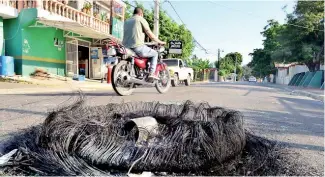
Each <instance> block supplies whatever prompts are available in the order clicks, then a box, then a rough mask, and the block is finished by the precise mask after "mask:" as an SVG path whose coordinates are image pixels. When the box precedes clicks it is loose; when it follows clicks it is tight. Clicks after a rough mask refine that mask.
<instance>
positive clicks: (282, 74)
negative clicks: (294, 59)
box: [275, 63, 324, 85]
mask: <svg viewBox="0 0 325 177" xmlns="http://www.w3.org/2000/svg"><path fill="white" fill-rule="evenodd" d="M275 67H276V68H277V71H276V75H275V78H276V83H277V84H284V85H288V84H289V82H290V80H291V79H292V78H293V76H294V75H295V74H297V73H301V72H307V71H309V69H308V67H307V66H306V65H302V64H298V63H290V64H282V63H280V64H279V63H276V64H275ZM322 68H324V66H322Z"/></svg>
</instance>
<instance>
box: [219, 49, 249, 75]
mask: <svg viewBox="0 0 325 177" xmlns="http://www.w3.org/2000/svg"><path fill="white" fill-rule="evenodd" d="M236 58H237V59H236ZM236 60H237V62H236ZM242 62H243V56H242V55H241V54H240V53H238V52H233V53H228V54H227V55H226V56H225V57H224V58H221V59H220V61H219V69H220V70H219V72H220V71H223V72H224V75H223V76H226V75H229V74H230V73H234V72H235V65H236V74H237V75H238V76H239V77H237V78H240V77H241V76H242V74H243V70H242V67H241V63H242ZM215 64H216V65H217V64H218V62H215Z"/></svg>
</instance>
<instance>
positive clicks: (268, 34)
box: [248, 20, 287, 77]
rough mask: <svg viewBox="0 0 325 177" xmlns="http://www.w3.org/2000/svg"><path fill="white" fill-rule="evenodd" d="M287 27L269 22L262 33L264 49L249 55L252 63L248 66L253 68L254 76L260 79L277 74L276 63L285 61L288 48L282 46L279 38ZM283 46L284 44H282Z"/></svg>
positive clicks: (256, 50)
mask: <svg viewBox="0 0 325 177" xmlns="http://www.w3.org/2000/svg"><path fill="white" fill-rule="evenodd" d="M284 29H285V25H280V24H279V23H278V22H277V21H275V20H268V24H267V25H266V26H265V27H264V31H262V32H261V34H262V35H263V37H264V38H265V39H264V40H263V46H264V47H263V48H262V49H254V50H253V52H252V53H250V54H249V55H250V56H252V61H251V62H250V63H249V64H248V66H249V67H251V68H252V74H253V75H255V76H258V77H264V76H267V75H269V74H272V73H274V72H275V68H274V62H275V61H284V60H285V59H286V58H287V55H285V54H286V53H287V52H286V50H287V49H286V48H284V47H283V46H282V45H281V41H280V40H279V36H281V35H282V34H283V31H284ZM282 44H283V43H282Z"/></svg>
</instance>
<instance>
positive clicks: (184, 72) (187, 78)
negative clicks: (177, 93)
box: [163, 59, 194, 87]
mask: <svg viewBox="0 0 325 177" xmlns="http://www.w3.org/2000/svg"><path fill="white" fill-rule="evenodd" d="M163 62H164V63H166V64H167V66H168V68H169V71H170V75H171V84H172V86H173V87H176V86H178V85H179V84H180V82H181V81H184V83H185V85H186V86H189V85H191V80H193V76H194V74H193V69H192V68H189V67H187V66H186V64H185V62H183V61H182V60H181V59H164V60H163Z"/></svg>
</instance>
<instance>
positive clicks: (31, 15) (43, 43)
mask: <svg viewBox="0 0 325 177" xmlns="http://www.w3.org/2000/svg"><path fill="white" fill-rule="evenodd" d="M36 17H37V9H24V10H22V11H21V12H20V14H19V17H18V18H16V19H10V20H5V38H6V39H10V40H7V41H6V45H5V46H6V55H9V56H14V57H15V72H16V74H21V75H23V76H28V75H30V74H31V73H33V72H34V71H35V69H36V68H43V69H45V70H47V71H48V72H50V73H53V74H58V75H65V72H64V71H65V38H64V37H63V31H62V30H60V29H56V28H50V27H49V28H35V27H29V26H30V25H32V24H34V23H35V21H36ZM54 39H58V41H59V45H55V44H54Z"/></svg>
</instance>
